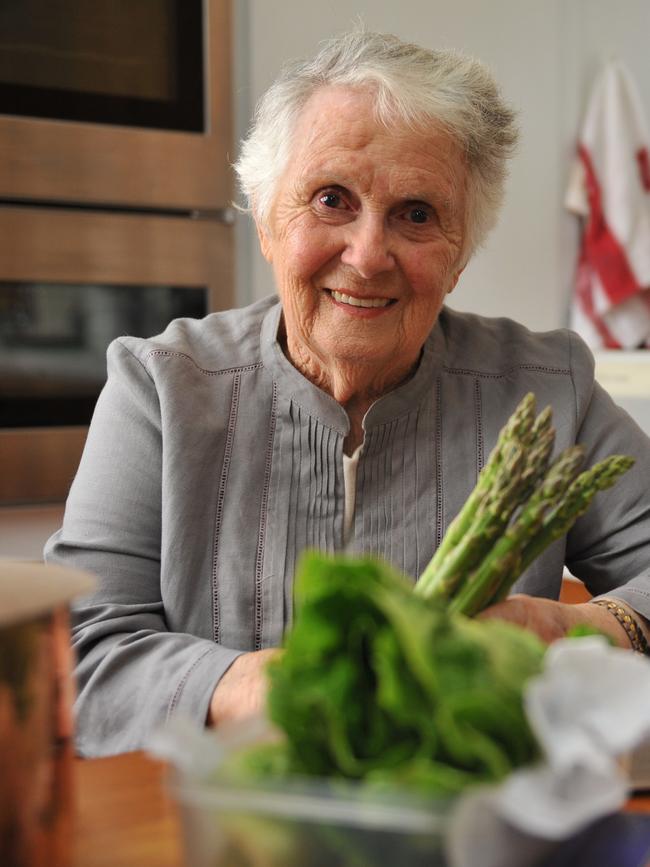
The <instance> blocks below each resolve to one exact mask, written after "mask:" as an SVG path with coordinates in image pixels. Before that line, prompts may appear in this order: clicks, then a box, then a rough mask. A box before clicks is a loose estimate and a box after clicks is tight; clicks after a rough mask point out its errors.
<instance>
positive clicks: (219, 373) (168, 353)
mask: <svg viewBox="0 0 650 867" xmlns="http://www.w3.org/2000/svg"><path fill="white" fill-rule="evenodd" d="M153 355H166V356H169V357H173V358H182V359H183V360H184V361H189V362H190V364H192V365H193V366H194V367H195V368H196V369H197V370H198V371H199V373H204V374H205V375H206V376H225V375H226V374H228V373H243V372H246V371H249V370H259V369H260V368H261V367H263V366H264V365H263V364H262V362H261V361H258V362H256V363H255V364H243V365H241V366H240V367H224V368H222V369H220V370H207V368H205V367H199V365H198V364H197V363H196V361H194V359H193V358H192V357H191V356H189V355H187V354H186V353H185V352H172V350H170V349H152V350H151V352H149V353H148V355H147V361H149V359H150V358H151V357H152V356H153Z"/></svg>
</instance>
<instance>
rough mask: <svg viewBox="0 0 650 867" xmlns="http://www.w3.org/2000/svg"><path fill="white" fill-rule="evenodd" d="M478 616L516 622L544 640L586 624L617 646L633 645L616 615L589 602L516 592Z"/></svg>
mask: <svg viewBox="0 0 650 867" xmlns="http://www.w3.org/2000/svg"><path fill="white" fill-rule="evenodd" d="M479 617H481V618H497V619H499V620H508V621H509V622H511V623H516V624H518V625H519V626H523V627H525V628H526V629H530V630H531V631H532V632H535V633H536V634H537V635H539V637H540V638H541V639H542V640H543V641H546V642H547V643H550V642H552V641H556V640H557V639H558V638H564V637H565V635H566V634H567V632H568V631H569V630H570V629H572V628H573V627H574V626H578V625H580V624H587V625H589V626H592V627H594V628H595V629H598V630H600V631H601V632H604V633H605V634H606V635H608V636H609V637H610V638H611V639H612V641H613V642H614V643H615V644H616V645H617V646H618V647H624V648H629V649H631V648H632V644H631V642H630V639H629V637H628V634H627V633H626V631H625V629H624V628H623V626H622V625H621V623H620V622H619V621H618V620H617V619H616V617H615V616H614V615H613V614H612V613H611V612H610V611H608V610H607V609H606V608H602V607H601V606H599V605H594V604H593V603H591V602H583V603H579V604H577V605H575V604H569V603H566V602H557V601H555V600H554V599H541V598H538V597H535V596H526V595H525V594H523V593H517V594H514V595H513V596H510V597H509V598H508V599H506V600H505V601H504V602H499V603H498V604H496V605H491V606H490V607H489V608H486V609H485V611H483V612H482V613H481V614H480V615H479Z"/></svg>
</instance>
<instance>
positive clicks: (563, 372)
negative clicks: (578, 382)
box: [442, 364, 571, 379]
mask: <svg viewBox="0 0 650 867" xmlns="http://www.w3.org/2000/svg"><path fill="white" fill-rule="evenodd" d="M442 369H443V370H444V372H445V373H455V374H458V375H459V376H479V377H481V378H482V379H504V378H505V377H506V376H510V375H511V374H513V373H516V372H517V371H518V370H532V371H533V372H535V373H550V374H551V375H553V376H571V369H570V368H566V367H547V366H546V365H544V364H515V365H513V366H512V367H509V368H507V369H506V370H502V371H500V372H499V373H489V372H487V371H484V370H472V369H471V368H465V367H444V366H443V368H442Z"/></svg>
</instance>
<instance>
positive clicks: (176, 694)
mask: <svg viewBox="0 0 650 867" xmlns="http://www.w3.org/2000/svg"><path fill="white" fill-rule="evenodd" d="M213 650H214V648H212V647H208V649H207V650H204V651H203V653H202V654H201V655H200V656H199V657H197V658H196V659H195V660H194V662H193V663H192V664H191V665H190V667H189V668H188V669H187V671H186V672H185V674H184V675H183V677H182V679H181V681H180V683H179V684H178V686H177V687H176V691H175V692H174V695H173V696H172V700H171V701H170V702H169V707H168V708H167V720H169V718H170V717H171V715H172V714H173V713H174V711H175V710H176V705H177V704H178V700H179V698H180V696H181V693H182V692H183V689H184V687H185V684H186V683H187V681H188V679H189V676H190V674H192V672H193V671H194V669H195V668H196V666H197V665H198V664H199V663H200V662H201V661H202V660H203V659H204V658H205V657H206V656H207V655H208V653H212V652H213Z"/></svg>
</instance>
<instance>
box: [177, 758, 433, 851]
mask: <svg viewBox="0 0 650 867" xmlns="http://www.w3.org/2000/svg"><path fill="white" fill-rule="evenodd" d="M171 788H172V793H173V795H174V797H175V799H176V800H177V802H178V804H179V805H180V810H181V819H182V826H183V836H184V841H185V849H186V856H187V864H188V867H378V865H381V867H398V865H399V867H444V865H446V863H447V862H446V860H445V856H444V847H443V838H444V828H445V825H446V820H447V815H448V812H449V805H448V804H445V803H442V802H441V803H437V802H435V803H429V802H422V801H415V800H414V799H412V798H409V797H407V796H406V795H404V796H402V795H401V794H396V793H388V792H371V791H369V789H368V788H367V787H364V786H361V785H355V784H345V783H344V784H338V783H337V784H334V785H331V784H328V783H326V782H320V781H298V780H295V781H291V782H285V783H282V784H280V783H278V784H276V785H272V786H271V785H265V786H258V785H255V786H249V787H243V786H236V787H235V786H233V785H232V784H231V783H228V782H226V781H220V780H219V779H218V778H217V779H213V780H209V781H208V780H206V779H203V780H197V779H194V780H193V779H192V778H191V776H190V775H188V774H187V772H184V771H181V770H178V769H177V770H175V771H174V772H173V776H172V779H171Z"/></svg>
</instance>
